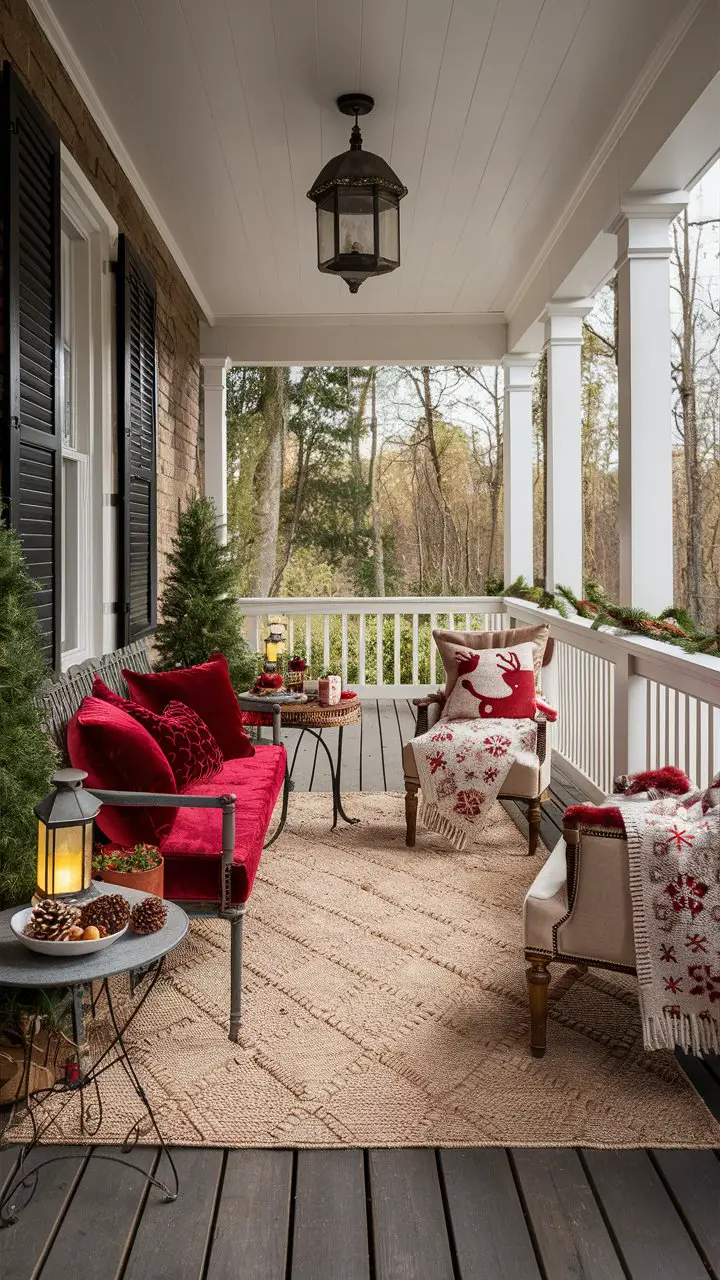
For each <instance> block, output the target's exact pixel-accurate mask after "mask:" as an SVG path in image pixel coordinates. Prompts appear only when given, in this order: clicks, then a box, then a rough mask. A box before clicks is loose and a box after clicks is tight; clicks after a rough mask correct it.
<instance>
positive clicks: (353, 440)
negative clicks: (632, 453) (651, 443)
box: [228, 163, 720, 627]
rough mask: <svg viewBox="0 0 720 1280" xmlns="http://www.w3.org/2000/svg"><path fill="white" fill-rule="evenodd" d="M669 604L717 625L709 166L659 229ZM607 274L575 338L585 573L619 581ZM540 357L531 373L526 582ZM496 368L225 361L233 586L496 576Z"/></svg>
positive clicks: (719, 536) (435, 586)
mask: <svg viewBox="0 0 720 1280" xmlns="http://www.w3.org/2000/svg"><path fill="white" fill-rule="evenodd" d="M671 239H672V258H671V290H672V314H673V352H672V385H673V420H674V436H675V448H674V499H673V500H674V520H675V566H674V571H675V599H674V601H668V602H667V603H668V606H670V605H671V604H675V605H678V606H682V607H683V608H685V609H687V610H688V612H689V613H690V615H691V616H692V617H693V618H694V620H695V622H696V623H698V624H700V625H702V626H705V627H714V626H716V625H718V624H720V163H718V164H716V165H715V166H714V168H713V169H712V170H711V171H710V172H709V173H708V174H707V175H706V177H705V178H704V179H703V180H702V182H701V183H699V184H698V186H697V187H696V188H695V191H694V193H693V196H692V199H691V201H690V204H689V206H688V209H687V210H686V212H685V213H683V214H682V215H681V216H680V217H679V218H678V219H677V220H676V222H675V223H674V225H673V228H672V236H671ZM615 328H616V316H615V288H614V281H611V282H610V283H609V284H607V285H606V286H605V287H604V288H603V289H602V290H601V291H600V292H599V294H598V295H597V297H596V300H595V306H594V308H593V311H592V312H591V313H590V315H589V316H588V317H587V321H586V323H585V328H584V341H583V348H582V385H583V422H582V430H583V504H584V564H585V575H586V578H589V579H593V580H596V581H598V582H600V583H601V584H602V586H603V587H604V588H605V590H606V592H607V593H608V595H609V596H610V597H611V598H613V599H615V598H617V594H618V486H617V368H616V338H615ZM545 397H546V382H545V362H544V360H541V361H540V362H539V364H538V366H537V369H536V374H535V390H534V452H535V456H534V493H535V529H536V545H535V581H536V583H538V584H542V583H543V558H544V556H543V528H544V510H543V508H544V430H545V411H546V399H545ZM502 435H503V374H502V369H501V368H497V367H495V366H488V367H484V366H483V367H463V366H446V367H441V368H437V367H435V368H423V367H418V368H409V367H397V368H396V367H381V368H378V369H366V368H354V369H346V368H331V367H322V368H290V369H287V368H275V367H273V368H269V367H268V368H235V369H232V370H231V371H230V373H229V376H228V508H229V530H230V532H231V534H232V535H233V542H234V546H235V547H236V551H237V565H238V568H237V589H238V594H239V595H248V596H273V595H287V596H305V595H307V596H323V595H331V596H332V595H349V596H355V595H360V596H362V595H377V596H383V595H425V596H437V595H449V596H452V595H457V596H465V595H478V594H485V593H486V591H489V592H494V591H495V590H497V589H498V588H499V586H500V584H501V581H502V562H503V545H502V544H503V534H502V523H503V520H502V501H503V497H502V485H503V476H502Z"/></svg>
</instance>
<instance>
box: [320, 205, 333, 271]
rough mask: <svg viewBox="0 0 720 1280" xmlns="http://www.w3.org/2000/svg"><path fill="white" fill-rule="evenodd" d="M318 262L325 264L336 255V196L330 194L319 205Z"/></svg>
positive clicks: (321, 264)
mask: <svg viewBox="0 0 720 1280" xmlns="http://www.w3.org/2000/svg"><path fill="white" fill-rule="evenodd" d="M317 236H318V262H319V264H320V266H321V267H322V266H325V264H326V263H327V262H332V260H333V258H334V257H335V197H334V196H333V195H332V194H330V195H329V196H327V197H326V198H325V200H323V202H322V204H319V205H318V206H317Z"/></svg>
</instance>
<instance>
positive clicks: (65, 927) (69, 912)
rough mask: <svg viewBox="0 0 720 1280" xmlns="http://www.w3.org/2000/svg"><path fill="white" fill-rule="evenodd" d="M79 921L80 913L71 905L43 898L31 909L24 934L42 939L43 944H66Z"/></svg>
mask: <svg viewBox="0 0 720 1280" xmlns="http://www.w3.org/2000/svg"><path fill="white" fill-rule="evenodd" d="M79 920H80V912H79V910H78V908H77V907H73V906H72V904H71V903H69V902H56V901H54V899H52V898H45V899H44V901H42V902H39V903H38V904H37V906H36V907H34V908H33V912H32V915H31V916H30V919H29V920H28V922H27V924H26V926H25V932H26V934H27V935H28V937H30V938H42V939H43V940H44V941H45V942H67V941H68V940H69V939H70V935H71V930H72V929H75V928H76V927H77V925H78V923H79Z"/></svg>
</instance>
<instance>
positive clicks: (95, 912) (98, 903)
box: [80, 893, 130, 937]
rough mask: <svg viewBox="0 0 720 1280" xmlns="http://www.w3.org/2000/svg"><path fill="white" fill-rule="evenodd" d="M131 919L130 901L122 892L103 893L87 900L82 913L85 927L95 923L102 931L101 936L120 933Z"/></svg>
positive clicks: (81, 916)
mask: <svg viewBox="0 0 720 1280" xmlns="http://www.w3.org/2000/svg"><path fill="white" fill-rule="evenodd" d="M129 919H130V903H129V902H128V900H127V898H123V896H122V894H121V893H103V894H101V895H100V897H99V898H91V899H90V901H89V902H86V904H85V906H84V907H83V909H82V912H81V915H80V923H81V925H82V927H83V929H87V927H88V925H90V924H94V925H95V926H96V927H97V928H98V929H99V930H100V931H101V932H100V936H101V937H110V935H111V934H113V933H119V932H120V930H121V929H124V928H125V925H126V924H127V923H128V921H129ZM103 929H104V930H105V933H104V934H103V932H102V930H103Z"/></svg>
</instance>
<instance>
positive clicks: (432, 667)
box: [430, 613, 437, 684]
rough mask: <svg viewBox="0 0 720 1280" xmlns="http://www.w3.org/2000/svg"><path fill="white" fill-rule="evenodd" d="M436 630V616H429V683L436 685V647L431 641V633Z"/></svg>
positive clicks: (432, 614)
mask: <svg viewBox="0 0 720 1280" xmlns="http://www.w3.org/2000/svg"><path fill="white" fill-rule="evenodd" d="M436 630H437V615H436V614H434V613H431V614H430V683H431V684H437V647H436V644H435V641H434V640H433V631H436Z"/></svg>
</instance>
